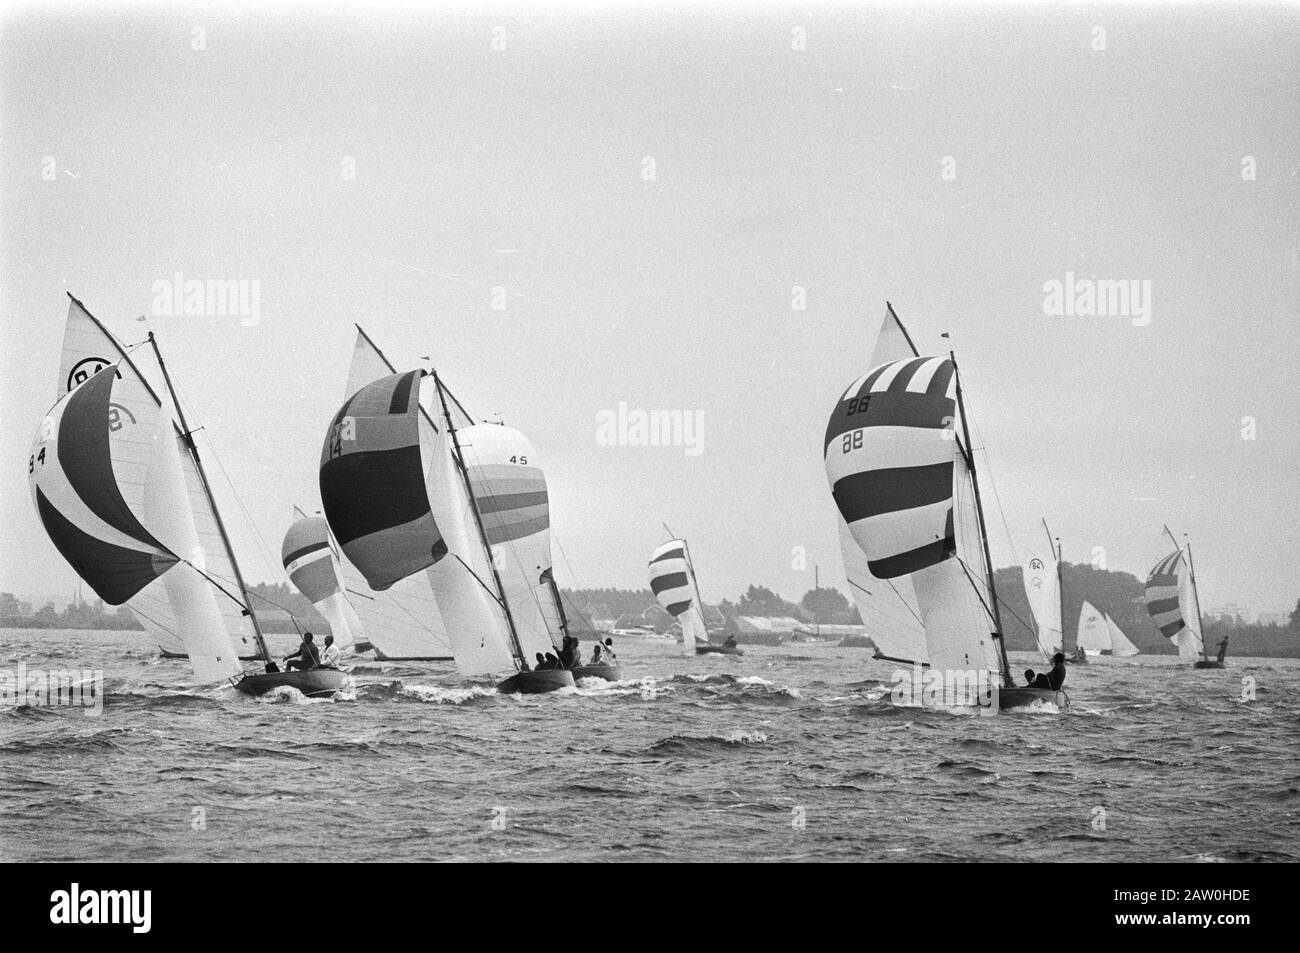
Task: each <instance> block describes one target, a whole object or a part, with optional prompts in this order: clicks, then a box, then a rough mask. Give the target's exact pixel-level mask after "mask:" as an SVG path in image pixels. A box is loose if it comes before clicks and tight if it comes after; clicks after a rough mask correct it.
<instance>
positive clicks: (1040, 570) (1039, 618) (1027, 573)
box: [1023, 556, 1064, 658]
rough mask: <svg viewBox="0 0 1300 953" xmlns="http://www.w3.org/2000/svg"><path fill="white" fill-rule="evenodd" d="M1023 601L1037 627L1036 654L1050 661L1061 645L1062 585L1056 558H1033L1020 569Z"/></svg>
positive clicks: (1062, 642)
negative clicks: (1023, 583) (1027, 605)
mask: <svg viewBox="0 0 1300 953" xmlns="http://www.w3.org/2000/svg"><path fill="white" fill-rule="evenodd" d="M1023 572H1024V577H1025V598H1026V599H1028V600H1029V609H1030V611H1031V612H1033V614H1034V622H1035V623H1037V625H1038V651H1040V652H1042V653H1043V655H1045V656H1047V657H1048V658H1051V657H1052V655H1053V653H1055V652H1057V651H1059V650H1060V647H1061V646H1062V645H1063V644H1064V641H1063V639H1062V632H1061V585H1060V579H1061V577H1060V574H1059V572H1058V571H1057V562H1056V558H1055V557H1050V558H1048V559H1042V558H1040V557H1038V556H1035V557H1033V558H1032V559H1030V560H1029V562H1027V563H1025V565H1024V567H1023Z"/></svg>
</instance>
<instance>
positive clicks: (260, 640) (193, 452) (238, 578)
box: [149, 331, 271, 662]
mask: <svg viewBox="0 0 1300 953" xmlns="http://www.w3.org/2000/svg"><path fill="white" fill-rule="evenodd" d="M149 345H150V346H151V347H152V348H153V353H154V357H156V358H157V359H158V368H159V369H160V370H161V371H162V375H163V382H164V383H165V384H166V385H167V393H168V394H169V395H170V396H171V399H172V406H173V407H175V408H176V416H177V417H178V418H179V420H180V423H181V438H182V439H183V440H184V441H185V446H186V448H187V449H188V450H189V452H190V456H191V457H192V458H193V459H194V467H195V469H196V470H198V472H199V482H200V483H202V484H203V493H204V495H205V496H207V498H208V505H209V506H210V507H212V515H213V517H214V518H215V519H216V523H217V532H218V533H219V534H220V536H221V543H222V545H223V546H225V547H226V556H227V557H228V558H229V559H230V567H231V568H232V569H233V570H234V571H235V582H236V583H238V585H239V593H240V595H242V596H243V597H244V606H243V608H244V615H246V616H248V618H249V621H251V622H252V623H253V635H254V637H255V638H256V639H257V648H258V651H260V652H261V653H262V660H263V661H265V662H269V661H271V653H270V652H269V651H268V650H267V648H266V638H265V637H264V636H263V635H262V626H261V625H260V624H259V623H258V621H257V613H255V612H254V611H253V600H252V599H251V598H250V597H249V595H248V587H247V586H246V585H245V584H244V574H243V573H241V572H240V571H239V560H237V559H236V558H235V550H234V548H233V547H232V546H231V545H230V537H229V535H227V533H226V524H225V523H224V522H223V521H222V519H221V510H219V509H218V508H217V500H216V497H215V496H213V494H212V486H211V484H209V483H208V475H207V473H206V472H205V471H204V469H203V461H202V460H200V459H199V448H198V446H197V445H196V444H195V443H194V436H193V431H191V430H190V426H189V424H188V423H186V422H185V411H183V410H182V409H181V403H180V401H179V400H177V399H176V389H175V388H174V387H172V378H171V375H170V374H168V373H167V364H166V362H165V361H163V356H162V351H160V350H158V340H157V339H156V338H155V337H154V335H153V332H152V331H150V332H149Z"/></svg>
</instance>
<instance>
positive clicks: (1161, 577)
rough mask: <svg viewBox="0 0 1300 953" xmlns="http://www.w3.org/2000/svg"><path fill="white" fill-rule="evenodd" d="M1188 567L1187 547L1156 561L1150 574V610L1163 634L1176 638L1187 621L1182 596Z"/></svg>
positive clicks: (1148, 580)
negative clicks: (1185, 550)
mask: <svg viewBox="0 0 1300 953" xmlns="http://www.w3.org/2000/svg"><path fill="white" fill-rule="evenodd" d="M1186 571H1187V570H1186V568H1185V567H1184V564H1183V551H1182V550H1181V549H1176V550H1174V551H1173V552H1172V553H1170V554H1169V555H1168V556H1166V557H1165V558H1164V559H1162V560H1160V562H1158V563H1156V564H1155V567H1154V568H1153V569H1152V570H1151V573H1150V575H1148V576H1147V590H1146V602H1147V612H1148V613H1149V614H1150V616H1151V621H1152V622H1154V623H1155V624H1156V628H1157V629H1159V630H1160V634H1161V635H1163V636H1164V637H1165V638H1167V639H1172V638H1174V637H1175V636H1176V635H1177V634H1178V633H1179V632H1181V631H1182V630H1183V628H1184V627H1186V625H1187V620H1186V619H1185V618H1184V617H1183V610H1182V604H1181V600H1180V598H1179V595H1180V589H1181V578H1180V576H1181V574H1182V573H1184V572H1186Z"/></svg>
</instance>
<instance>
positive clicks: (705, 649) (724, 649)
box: [695, 645, 745, 655]
mask: <svg viewBox="0 0 1300 953" xmlns="http://www.w3.org/2000/svg"><path fill="white" fill-rule="evenodd" d="M695 654H696V655H744V654H745V650H744V649H742V648H741V647H740V646H738V645H737V646H729V645H697V646H695Z"/></svg>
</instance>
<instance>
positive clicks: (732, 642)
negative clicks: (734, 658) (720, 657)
mask: <svg viewBox="0 0 1300 953" xmlns="http://www.w3.org/2000/svg"><path fill="white" fill-rule="evenodd" d="M722 644H723V645H724V646H726V647H727V648H729V649H734V648H735V647H736V637H735V636H734V635H729V636H727V641H725V642H723V643H722Z"/></svg>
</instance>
